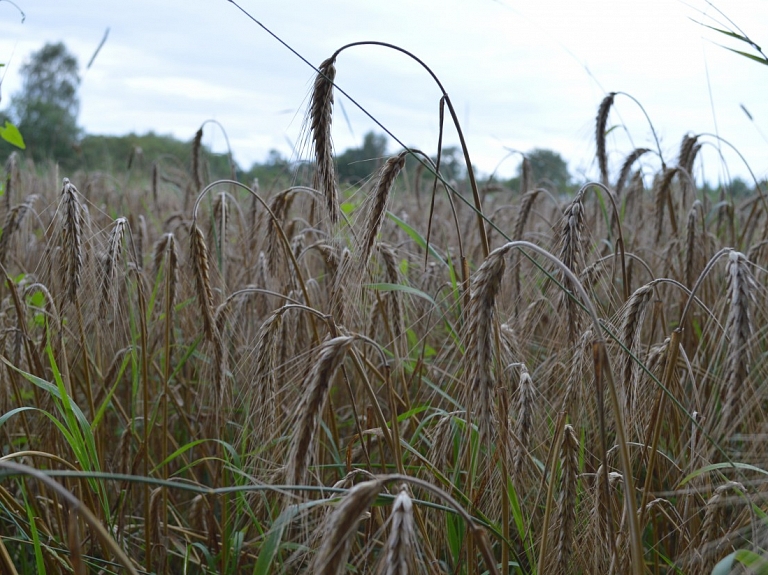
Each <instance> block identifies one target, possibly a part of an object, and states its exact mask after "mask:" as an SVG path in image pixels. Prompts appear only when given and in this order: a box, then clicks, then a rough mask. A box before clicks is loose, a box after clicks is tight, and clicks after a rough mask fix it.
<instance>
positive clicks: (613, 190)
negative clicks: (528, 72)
mask: <svg viewBox="0 0 768 575" xmlns="http://www.w3.org/2000/svg"><path fill="white" fill-rule="evenodd" d="M737 40H739V41H741V42H742V43H743V44H745V47H749V48H754V46H753V45H751V44H749V43H748V42H746V40H747V39H746V38H745V37H742V38H740V39H739V38H737ZM349 49H350V50H352V49H354V47H352V48H349ZM395 49H397V48H395ZM340 52H341V50H340V51H339V52H336V53H333V54H332V55H331V54H329V56H330V57H329V58H328V59H326V60H324V61H323V62H322V63H321V64H320V65H319V66H318V70H317V74H316V76H315V79H314V81H313V84H312V86H311V95H310V97H309V99H308V102H307V113H306V121H305V124H304V126H305V140H304V142H305V148H304V149H305V150H306V156H307V157H306V158H305V159H303V160H300V161H299V160H290V161H289V160H287V159H285V158H283V157H281V156H280V155H279V154H275V155H273V156H271V157H270V158H269V159H268V160H267V161H266V162H264V163H257V164H255V165H254V166H253V167H252V168H251V169H250V170H249V171H247V172H246V171H243V170H240V169H239V168H238V166H237V165H236V164H235V163H234V161H233V160H232V156H231V154H213V153H211V151H210V150H209V149H207V148H206V147H205V146H204V145H203V138H204V135H205V134H206V133H208V132H209V131H211V130H221V129H222V126H221V125H219V124H218V123H216V122H205V123H203V124H202V126H201V127H200V129H199V130H198V132H197V133H196V135H195V136H194V138H193V139H192V140H191V141H189V142H179V141H176V140H173V139H172V138H165V137H162V136H157V135H154V134H148V135H145V136H135V135H132V136H129V137H124V138H117V137H116V138H108V137H93V136H91V137H86V138H82V139H80V140H79V141H78V142H77V146H76V147H74V148H73V147H72V146H71V145H70V146H69V147H68V148H67V151H66V152H62V153H63V154H65V155H66V157H64V156H62V157H60V158H57V157H56V156H55V155H54V156H51V155H48V156H45V155H39V154H40V152H39V151H40V150H41V149H42V145H41V144H39V143H37V144H36V142H40V141H41V140H35V134H34V132H33V131H32V128H31V127H30V126H31V124H24V123H20V126H19V127H20V129H21V133H22V135H24V134H26V135H27V136H28V140H29V143H30V145H29V147H28V149H27V151H26V152H25V151H22V150H17V151H14V152H13V153H11V154H9V155H8V157H7V160H6V163H5V170H4V180H3V186H2V191H3V194H2V198H1V201H0V221H2V222H3V224H2V234H0V264H2V268H0V269H1V270H2V280H3V281H2V283H1V284H0V361H2V363H3V366H2V368H0V451H1V453H0V566H1V567H2V570H3V572H7V573H32V572H38V573H43V572H46V573H59V572H66V573H76V574H77V575H81V574H83V573H91V572H93V573H122V572H131V573H152V572H156V573H254V574H259V573H261V574H267V573H329V574H331V573H334V574H335V573H346V572H354V573H385V574H387V575H390V574H391V575H395V574H397V575H402V574H405V573H430V574H437V573H462V574H464V573H466V574H468V575H473V574H476V575H479V574H482V573H540V574H544V573H563V574H566V573H616V574H623V573H634V574H637V575H640V574H642V573H691V574H698V573H701V574H705V573H706V574H709V573H730V572H755V573H764V572H766V570H767V569H768V559H764V558H763V557H764V556H765V555H766V551H765V547H766V535H768V532H767V531H766V512H767V511H768V507H766V503H765V493H766V481H765V476H766V474H768V461H767V460H766V450H765V448H764V447H763V445H764V441H765V437H766V436H765V434H766V431H767V430H766V392H767V390H766V382H767V381H768V379H767V376H768V365H767V364H766V345H765V341H766V340H765V337H764V335H765V334H764V331H765V326H766V319H768V318H766V309H767V308H766V295H768V294H766V289H765V273H766V270H765V268H766V263H768V199H767V198H766V193H768V189H767V186H766V182H765V181H759V178H753V179H752V180H751V181H748V180H747V179H746V177H745V178H743V179H736V178H731V179H728V180H723V181H722V182H717V183H715V182H712V181H708V180H702V179H701V178H699V179H697V174H699V173H700V172H698V171H697V170H698V166H699V164H700V162H701V153H702V149H706V147H707V146H712V147H717V146H723V147H726V146H729V144H728V143H727V142H724V141H723V140H722V139H719V138H718V137H716V136H713V135H709V134H700V135H695V134H690V135H687V136H685V137H684V138H683V140H682V141H681V142H680V143H679V146H678V147H677V150H676V152H675V153H674V154H673V155H669V154H666V153H665V152H663V151H662V150H661V148H660V146H659V145H658V141H657V140H656V139H655V135H656V127H655V126H653V124H652V122H651V119H649V124H648V130H649V131H650V132H651V134H652V137H650V138H649V139H648V142H647V143H646V144H643V145H642V146H639V147H634V146H624V145H623V143H624V142H625V140H623V139H621V140H619V139H617V138H614V137H613V136H614V135H615V133H616V132H617V131H619V132H620V131H621V130H622V129H624V126H623V124H622V120H621V112H622V111H626V110H629V109H632V110H634V111H637V110H641V111H642V107H641V103H640V102H638V101H636V100H635V99H634V98H633V97H631V96H629V95H627V94H624V93H613V92H611V93H609V94H608V95H606V96H605V97H604V99H603V100H602V102H601V103H600V105H599V107H598V108H597V109H595V110H593V111H590V112H589V114H588V115H590V114H591V115H592V116H593V117H594V120H593V121H591V125H592V126H593V127H592V129H593V130H594V146H595V149H596V153H595V161H594V165H595V170H594V173H593V174H591V176H592V177H591V178H583V179H581V178H579V179H577V178H573V177H572V176H570V175H569V174H568V171H567V168H566V167H565V164H564V162H563V161H562V158H559V156H558V155H557V154H554V155H553V154H551V153H549V154H548V153H547V152H546V151H542V150H531V151H530V152H529V153H527V154H517V155H516V156H515V158H517V159H516V161H518V162H519V169H518V171H517V174H516V175H515V177H513V178H504V179H502V178H497V177H493V176H489V175H486V174H480V173H478V174H476V172H475V170H474V169H473V164H472V155H471V154H472V150H471V149H470V148H469V147H467V146H466V145H465V144H464V139H463V132H462V128H461V125H460V123H459V121H458V115H457V114H456V112H455V109H454V107H453V103H452V101H451V100H450V98H449V97H448V95H447V93H445V92H442V94H443V95H442V98H441V99H440V111H441V118H440V120H441V121H440V122H439V125H440V126H441V128H444V129H445V130H450V131H452V133H454V134H456V137H457V138H458V141H459V144H458V145H455V146H446V147H445V148H443V147H442V146H440V145H438V147H437V149H430V150H427V151H421V150H417V149H413V148H406V149H401V148H397V149H396V150H395V151H393V152H392V151H388V146H387V140H386V139H383V136H380V135H377V134H376V133H371V134H369V135H368V136H367V137H366V139H365V141H364V144H363V146H362V147H360V148H350V149H347V150H346V151H344V152H342V153H338V154H337V153H336V152H335V147H334V143H333V140H332V133H333V132H332V128H333V125H334V123H335V122H338V121H339V119H338V118H337V115H338V113H337V111H336V110H335V108H334V104H335V100H334V97H335V94H337V93H336V91H335V88H334V87H333V84H332V81H333V79H334V78H335V77H336V74H337V67H338V68H339V69H342V64H341V63H339V62H337V57H338V55H339V53H340ZM753 55H754V56H755V58H757V59H758V60H760V59H761V58H762V59H763V60H765V56H764V55H762V52H760V51H759V48H758V49H757V52H754V53H753ZM742 57H743V56H739V55H734V58H742ZM764 63H765V61H763V62H762V64H764ZM754 66H755V69H756V72H755V73H756V74H758V73H762V72H763V70H762V69H761V64H758V63H755V64H754ZM427 72H429V70H427ZM6 129H7V128H6ZM617 143H618V144H620V145H617ZM4 145H5V144H4ZM36 146H37V147H36ZM366 146H368V147H367V148H366ZM8 149H9V150H10V148H8ZM555 156H556V157H555ZM544 158H548V159H549V160H552V162H551V163H549V164H546V163H545V162H543V159H544ZM558 158H559V161H558ZM724 165H725V164H724ZM725 167H726V169H727V165H725ZM563 170H565V172H563ZM750 173H751V172H750V170H747V174H750Z"/></svg>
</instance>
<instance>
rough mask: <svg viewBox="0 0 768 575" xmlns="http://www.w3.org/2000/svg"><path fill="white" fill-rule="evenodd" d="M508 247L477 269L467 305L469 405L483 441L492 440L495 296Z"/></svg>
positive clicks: (490, 255)
mask: <svg viewBox="0 0 768 575" xmlns="http://www.w3.org/2000/svg"><path fill="white" fill-rule="evenodd" d="M509 249H510V248H509V247H508V245H504V246H501V247H499V248H496V249H495V250H493V251H492V252H491V253H490V254H488V257H487V258H485V261H484V262H483V264H482V265H481V266H480V268H479V269H478V270H477V273H476V274H475V276H474V278H473V279H472V283H471V285H470V296H469V305H468V306H467V333H468V334H469V337H468V338H467V348H466V349H467V351H466V356H465V360H466V365H467V380H468V385H467V389H466V392H467V394H468V396H467V405H468V406H469V405H471V406H474V407H475V411H476V412H477V417H478V423H477V425H478V428H479V430H480V438H481V441H488V442H490V440H491V430H492V429H493V428H494V425H493V419H494V418H493V398H494V394H495V382H494V380H493V378H492V376H491V366H492V364H493V325H494V322H493V319H494V307H495V304H496V295H497V294H498V293H499V289H500V288H501V280H502V278H503V277H504V268H505V261H504V258H505V256H506V255H507V252H508V251H509Z"/></svg>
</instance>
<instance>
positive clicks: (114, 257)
mask: <svg viewBox="0 0 768 575" xmlns="http://www.w3.org/2000/svg"><path fill="white" fill-rule="evenodd" d="M127 227H128V220H127V219H126V218H117V219H116V220H115V224H114V226H112V231H111V232H110V234H109V239H108V240H107V253H106V256H105V259H104V268H103V273H102V277H101V302H100V305H99V314H100V315H101V317H104V316H105V315H106V312H107V309H108V307H109V306H110V305H112V304H113V303H114V290H113V289H112V288H113V286H114V285H115V276H116V275H117V268H118V266H119V264H120V257H121V254H122V251H123V238H124V237H125V230H126V228H127Z"/></svg>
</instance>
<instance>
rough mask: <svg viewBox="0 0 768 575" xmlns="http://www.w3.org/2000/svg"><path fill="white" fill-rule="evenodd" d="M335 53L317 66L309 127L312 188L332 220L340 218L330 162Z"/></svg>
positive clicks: (331, 159)
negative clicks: (319, 195)
mask: <svg viewBox="0 0 768 575" xmlns="http://www.w3.org/2000/svg"><path fill="white" fill-rule="evenodd" d="M335 63H336V56H335V55H334V56H331V57H330V58H328V59H327V60H325V61H324V62H323V63H322V64H320V67H319V68H318V70H319V73H318V74H317V77H315V85H314V88H313V90H312V99H311V101H310V128H311V130H312V142H313V143H314V148H315V163H316V166H315V188H317V189H318V190H319V191H320V192H322V193H323V195H324V196H325V202H326V206H327V208H328V215H329V217H330V218H331V223H332V224H336V223H337V222H338V221H339V198H338V189H337V187H336V166H335V164H334V161H333V142H332V140H331V121H332V119H333V81H334V78H336V65H335Z"/></svg>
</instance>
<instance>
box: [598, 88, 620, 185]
mask: <svg viewBox="0 0 768 575" xmlns="http://www.w3.org/2000/svg"><path fill="white" fill-rule="evenodd" d="M615 97H616V92H611V93H610V94H608V95H607V96H606V97H605V98H603V101H602V102H600V108H598V110H597V123H596V127H595V141H596V142H597V165H598V166H599V167H600V182H601V183H602V184H604V185H606V186H607V185H608V156H607V154H606V152H605V129H606V126H607V124H608V112H610V111H611V106H612V105H613V99H614V98H615Z"/></svg>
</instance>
